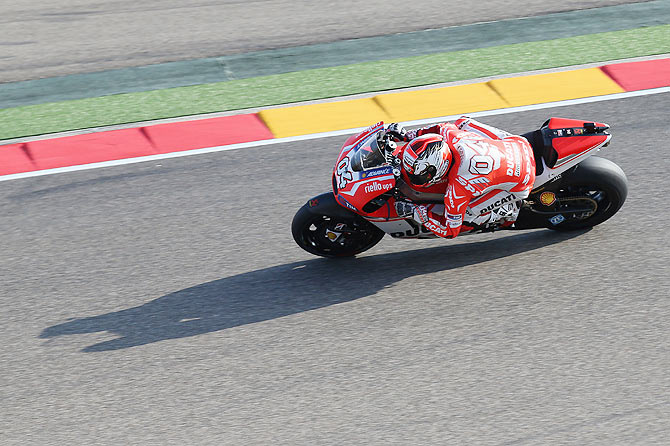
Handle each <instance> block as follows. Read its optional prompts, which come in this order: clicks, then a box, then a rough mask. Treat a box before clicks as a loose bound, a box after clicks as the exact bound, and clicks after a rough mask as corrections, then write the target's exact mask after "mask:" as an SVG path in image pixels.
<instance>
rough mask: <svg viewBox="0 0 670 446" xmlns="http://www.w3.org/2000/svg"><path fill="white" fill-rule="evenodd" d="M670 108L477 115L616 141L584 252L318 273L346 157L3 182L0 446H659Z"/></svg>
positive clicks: (221, 159)
mask: <svg viewBox="0 0 670 446" xmlns="http://www.w3.org/2000/svg"><path fill="white" fill-rule="evenodd" d="M668 101H670V95H668V94H661V95H655V96H647V97H640V98H635V99H627V100H619V101H609V102H601V103H595V104H587V105H580V106H573V107H563V108H557V109H554V110H542V111H535V112H524V113H516V114H510V115H502V116H495V117H490V118H488V119H486V118H484V119H483V120H484V121H486V122H489V123H491V124H494V125H498V126H501V127H503V128H506V129H509V130H511V131H514V132H523V131H527V130H530V129H532V128H534V127H535V126H537V125H539V124H540V123H541V122H542V121H543V120H544V119H545V118H546V117H548V116H550V115H556V116H566V117H583V118H586V119H588V118H595V119H598V120H602V121H605V122H609V123H611V124H613V126H612V131H613V133H614V135H615V136H614V139H613V144H612V146H611V147H609V148H608V149H605V152H604V155H605V156H606V157H607V158H610V159H612V160H613V161H615V162H617V163H618V164H620V165H621V166H622V167H623V169H624V170H625V171H626V172H627V174H628V178H629V181H630V193H629V197H628V201H627V203H626V204H625V206H624V208H623V209H622V210H621V211H620V212H619V214H617V215H616V216H615V217H614V218H613V219H612V220H610V221H608V222H606V223H605V224H603V225H601V226H599V227H597V228H595V229H594V230H591V231H589V232H586V233H578V234H568V235H561V234H556V233H554V232H552V231H548V230H538V231H532V232H526V233H503V234H493V235H488V236H473V237H469V238H468V237H463V238H462V239H458V240H455V241H452V242H449V241H444V240H436V241H420V242H407V241H397V240H392V239H385V240H383V241H382V242H381V243H380V244H379V245H378V246H377V247H375V248H374V249H373V250H371V251H370V252H368V253H366V254H365V255H362V256H361V257H360V258H357V259H353V260H343V261H331V260H325V259H318V258H315V257H312V256H310V255H309V254H307V253H305V252H302V251H301V250H300V249H299V248H298V247H297V246H296V245H295V244H294V242H293V240H292V239H291V236H290V231H289V225H290V221H291V218H292V216H293V213H294V212H295V210H297V208H298V207H299V206H300V205H302V204H303V203H304V202H305V200H306V199H308V198H309V197H311V196H312V195H315V194H317V193H320V192H322V191H324V190H327V189H328V184H329V175H330V169H331V163H332V162H334V159H335V156H336V153H337V151H338V148H339V144H340V143H341V142H342V139H343V138H331V139H324V140H316V141H307V142H303V143H294V144H284V145H276V146H270V147H264V148H252V149H246V150H241V151H233V152H224V153H218V154H211V155H203V156H193V157H187V158H181V159H172V160H165V161H163V162H161V163H160V165H159V164H156V163H143V164H136V165H128V166H123V167H118V168H107V169H100V170H93V171H85V172H78V173H72V174H63V175H54V176H49V177H40V178H33V179H26V180H18V181H11V182H8V183H4V184H3V185H2V189H1V191H0V206H1V207H2V209H3V212H2V215H1V216H0V224H1V227H2V228H3V249H2V251H0V276H1V277H2V279H3V284H2V292H1V293H0V305H2V308H3V315H4V317H3V323H2V324H1V325H0V336H1V337H2V339H3V347H2V349H1V350H0V376H2V377H3V378H2V386H0V400H2V402H3V404H2V406H3V409H2V417H0V432H1V433H2V434H1V435H2V444H3V445H13V444H21V445H24V444H73V445H75V444H82V445H90V444H160V445H167V444H217V445H220V444H290V445H297V444H301V445H302V444H304V445H308V444H309V445H313V444H319V445H329V444H333V445H334V444H338V445H339V444H385V445H386V444H431V445H432V444H496V445H499V444H543V445H547V444H576V445H577V444H579V445H582V444H590V445H592V444H603V445H612V444H645V445H653V444H667V439H668V438H670V426H669V425H668V423H667V420H668V419H670V397H669V396H668V389H669V388H670V375H668V373H667V371H668V369H670V356H669V355H668V339H669V336H670V333H669V330H668V325H667V321H668V319H669V318H670V303H669V301H668V299H667V297H668V296H667V290H668V289H670V278H669V275H668V273H667V265H668V262H669V261H670V253H669V252H668V249H667V234H666V233H665V229H664V224H665V223H664V222H667V221H668V220H669V219H670V212H669V211H668V207H667V206H666V205H665V203H666V201H667V197H666V193H665V192H664V191H666V190H668V189H670V181H669V180H668V177H667V172H668V170H669V169H670V165H669V163H668V157H667V156H659V152H664V151H665V150H666V149H667V141H668V139H669V138H670V134H669V133H668V127H667V122H666V121H667V120H666V114H667V104H668Z"/></svg>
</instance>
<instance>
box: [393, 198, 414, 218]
mask: <svg viewBox="0 0 670 446" xmlns="http://www.w3.org/2000/svg"><path fill="white" fill-rule="evenodd" d="M415 207H416V205H415V204H414V203H410V202H409V201H396V202H395V212H396V214H398V217H411V216H412V215H414V208H415Z"/></svg>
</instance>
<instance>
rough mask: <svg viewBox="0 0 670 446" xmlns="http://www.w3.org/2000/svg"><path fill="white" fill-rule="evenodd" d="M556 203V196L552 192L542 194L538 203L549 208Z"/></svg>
mask: <svg viewBox="0 0 670 446" xmlns="http://www.w3.org/2000/svg"><path fill="white" fill-rule="evenodd" d="M555 201H556V194H555V193H553V192H542V193H541V194H540V202H541V203H542V204H543V205H545V206H551V205H552V204H554V202H555Z"/></svg>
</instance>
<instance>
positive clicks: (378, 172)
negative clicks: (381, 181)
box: [361, 166, 393, 180]
mask: <svg viewBox="0 0 670 446" xmlns="http://www.w3.org/2000/svg"><path fill="white" fill-rule="evenodd" d="M391 173H393V168H392V167H391V166H385V167H380V168H377V169H372V170H366V171H365V172H361V180H362V179H364V178H372V177H378V176H382V175H389V174H391Z"/></svg>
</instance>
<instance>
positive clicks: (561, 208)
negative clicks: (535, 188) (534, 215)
mask: <svg viewBox="0 0 670 446" xmlns="http://www.w3.org/2000/svg"><path fill="white" fill-rule="evenodd" d="M552 191H553V192H554V193H555V194H556V204H555V205H554V206H555V209H554V211H555V213H556V214H555V215H554V217H552V218H551V219H550V222H551V224H550V225H549V226H548V227H549V228H550V229H554V230H556V231H572V230H577V229H585V228H590V227H593V226H595V225H598V224H600V223H602V222H604V221H605V220H607V219H609V218H610V217H612V216H613V215H614V214H615V213H616V212H617V211H618V210H619V209H620V208H621V206H623V203H624V201H625V200H626V196H627V195H628V180H627V179H626V175H625V174H624V172H623V170H621V168H620V167H619V166H617V165H616V164H614V163H613V162H611V161H609V160H606V159H604V158H598V157H591V158H588V159H586V160H584V161H583V162H582V163H580V164H579V165H578V166H577V168H576V169H575V170H574V171H573V172H572V173H570V175H569V176H568V177H566V178H564V179H563V181H561V184H560V186H559V187H558V188H557V189H553V190H552Z"/></svg>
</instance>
